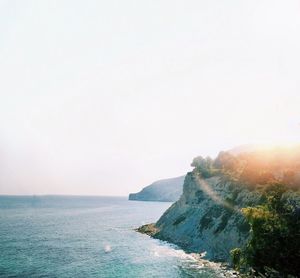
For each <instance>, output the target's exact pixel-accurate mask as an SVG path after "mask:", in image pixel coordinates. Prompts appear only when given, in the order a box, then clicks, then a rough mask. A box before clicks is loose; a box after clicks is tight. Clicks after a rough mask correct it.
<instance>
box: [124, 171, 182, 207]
mask: <svg viewBox="0 0 300 278" xmlns="http://www.w3.org/2000/svg"><path fill="white" fill-rule="evenodd" d="M184 178H185V176H180V177H176V178H171V179H165V180H159V181H156V182H154V183H152V184H150V185H149V186H147V187H145V188H144V189H143V190H141V191H140V192H138V193H131V194H129V200H135V201H160V202H175V201H177V200H178V199H179V197H180V195H181V194H182V186H183V182H184Z"/></svg>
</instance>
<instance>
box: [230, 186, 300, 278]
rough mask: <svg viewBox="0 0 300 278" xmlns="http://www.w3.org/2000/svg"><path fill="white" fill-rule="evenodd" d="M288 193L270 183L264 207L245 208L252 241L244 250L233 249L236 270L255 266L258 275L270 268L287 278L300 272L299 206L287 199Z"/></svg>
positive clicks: (265, 193) (265, 192)
mask: <svg viewBox="0 0 300 278" xmlns="http://www.w3.org/2000/svg"><path fill="white" fill-rule="evenodd" d="M286 191H287V187H286V186H284V185H282V184H280V183H271V184H269V185H268V186H266V188H265V190H264V193H263V195H264V197H265V203H264V204H263V205H261V206H257V207H248V208H244V209H242V213H243V214H244V215H245V217H246V219H247V220H248V222H249V224H250V226H251V238H250V240H249V242H248V244H247V245H246V247H245V248H244V249H243V250H240V251H238V250H237V249H234V250H232V252H231V255H232V260H233V265H234V266H235V267H236V268H238V269H240V268H243V267H253V268H254V269H255V271H256V272H257V273H266V269H268V268H269V269H273V270H276V271H278V272H279V273H281V274H282V275H284V276H286V275H288V274H290V275H298V274H299V273H300V264H299V261H300V217H299V208H300V204H299V201H291V200H290V199H289V198H286V196H285V194H284V193H285V192H286Z"/></svg>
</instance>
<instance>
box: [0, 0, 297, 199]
mask: <svg viewBox="0 0 300 278" xmlns="http://www.w3.org/2000/svg"><path fill="white" fill-rule="evenodd" d="M299 139H300V1H299V0H298V1H295V0H290V1H289V0H287V1H282V0H281V1H277V0H251V1H241V0H230V1H221V0H218V1H217V0H209V1H207V0H195V1H189V0H185V1H176V0H172V1H171V0H167V1H164V0H157V1H155V0H153V1H145V0H126V1H124V0H109V1H100V0H97V1H87V0H85V1H74V0H69V1H64V0H58V1H54V0H51V1H50V0H49V1H46V0H44V1H43V0H41V1H26V0H20V1H13V0H0V194H84V195H94V194H97V195H127V194H128V193H129V192H135V191H138V190H140V189H141V188H142V187H143V186H145V185H148V184H150V183H151V182H153V181H155V180H157V179H161V178H168V177H175V176H179V175H182V174H184V173H186V172H187V171H189V170H190V166H189V165H190V163H191V161H192V159H193V157H195V156H197V155H204V156H205V155H211V156H215V155H216V154H217V153H218V151H219V150H224V149H225V150H226V149H230V148H232V147H234V146H236V145H242V144H249V143H282V142H295V141H300V140H299Z"/></svg>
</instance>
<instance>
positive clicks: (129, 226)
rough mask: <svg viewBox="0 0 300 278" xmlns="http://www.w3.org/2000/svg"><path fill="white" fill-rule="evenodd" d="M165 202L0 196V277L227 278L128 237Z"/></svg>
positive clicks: (205, 264)
mask: <svg viewBox="0 0 300 278" xmlns="http://www.w3.org/2000/svg"><path fill="white" fill-rule="evenodd" d="M170 205H171V203H166V202H140V201H128V200H127V198H125V197H87V196H0V277H25V278H27V277H62V278H64V277H84V278H88V277H101V278H102V277H103V278H114V277H126V278H127V277H128V278H130V277H138V278H144V277H145V278H147V277H166V278H172V277H206V278H207V277H233V275H232V273H231V272H230V271H228V270H226V268H224V267H223V266H222V265H220V264H217V263H212V262H209V261H206V260H203V259H201V258H200V256H199V254H188V253H185V252H184V251H183V250H181V249H180V248H179V247H177V246H175V245H172V244H169V243H167V242H164V241H160V240H157V239H153V238H150V237H149V236H147V235H144V234H140V233H138V232H136V231H135V230H134V229H135V228H137V227H139V226H141V225H143V224H146V223H153V222H155V221H157V220H158V218H159V217H160V216H161V215H162V214H163V212H164V211H165V210H166V209H167V208H168V207H170Z"/></svg>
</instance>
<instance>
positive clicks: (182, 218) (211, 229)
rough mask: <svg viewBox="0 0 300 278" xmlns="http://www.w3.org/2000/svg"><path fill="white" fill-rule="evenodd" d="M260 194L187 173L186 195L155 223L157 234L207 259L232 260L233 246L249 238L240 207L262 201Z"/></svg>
mask: <svg viewBox="0 0 300 278" xmlns="http://www.w3.org/2000/svg"><path fill="white" fill-rule="evenodd" d="M259 200H260V195H257V193H255V192H249V190H247V189H246V188H245V187H243V186H241V185H235V184H234V183H233V182H230V181H225V180H224V179H222V178H220V177H218V176H215V177H211V178H208V179H202V178H200V177H199V175H198V174H197V172H196V171H193V172H190V173H188V174H187V175H186V178H185V181H184V185H183V194H182V195H181V197H180V199H179V200H178V201H177V202H176V203H174V204H173V205H172V206H171V207H170V208H169V209H168V210H167V211H166V212H165V213H164V214H163V215H162V217H161V218H160V219H159V220H158V222H157V223H156V224H155V227H156V229H157V231H156V232H155V234H154V237H156V238H159V239H162V240H167V241H169V242H172V243H175V244H177V245H179V246H181V247H182V248H185V249H186V250H189V251H192V252H201V253H202V252H206V256H205V257H206V258H207V259H212V260H217V261H229V259H230V255H229V252H230V250H231V249H233V248H236V247H241V246H243V245H244V244H245V242H246V241H247V240H248V237H249V225H248V224H247V222H246V220H245V218H244V216H243V215H242V214H241V213H240V208H242V207H247V206H253V205H256V204H258V203H259Z"/></svg>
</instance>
